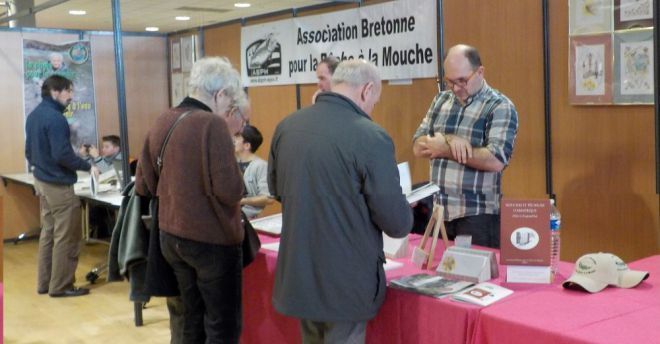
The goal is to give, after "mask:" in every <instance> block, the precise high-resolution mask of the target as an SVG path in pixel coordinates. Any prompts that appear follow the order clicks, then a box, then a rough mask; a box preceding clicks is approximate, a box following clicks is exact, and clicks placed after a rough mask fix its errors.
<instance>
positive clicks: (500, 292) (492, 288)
mask: <svg viewBox="0 0 660 344" xmlns="http://www.w3.org/2000/svg"><path fill="white" fill-rule="evenodd" d="M511 294H513V290H511V289H507V288H504V287H502V286H499V285H497V284H493V283H489V282H483V283H479V284H477V285H475V286H474V287H471V288H468V289H466V290H464V291H462V292H460V293H458V294H456V295H454V296H452V299H454V300H456V301H461V302H467V303H471V304H474V305H479V306H488V305H490V304H492V303H494V302H496V301H499V300H501V299H503V298H505V297H507V296H509V295H511Z"/></svg>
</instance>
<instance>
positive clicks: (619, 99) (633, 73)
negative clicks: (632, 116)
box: [612, 29, 654, 104]
mask: <svg viewBox="0 0 660 344" xmlns="http://www.w3.org/2000/svg"><path fill="white" fill-rule="evenodd" d="M653 59H654V56H653V29H646V30H629V31H621V32H616V33H614V83H613V85H612V87H613V91H614V102H615V103H617V104H640V103H641V104H649V103H650V104H653V87H654V84H653V75H654V74H653V73H654V69H653Z"/></svg>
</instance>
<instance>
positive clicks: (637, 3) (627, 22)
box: [614, 0, 653, 30]
mask: <svg viewBox="0 0 660 344" xmlns="http://www.w3.org/2000/svg"><path fill="white" fill-rule="evenodd" d="M651 26H653V0H615V1H614V29H615V30H627V29H636V28H644V27H651Z"/></svg>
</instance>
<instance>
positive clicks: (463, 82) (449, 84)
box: [445, 69, 478, 90]
mask: <svg viewBox="0 0 660 344" xmlns="http://www.w3.org/2000/svg"><path fill="white" fill-rule="evenodd" d="M477 70H478V69H475V70H473V71H472V73H471V74H470V75H469V76H468V77H467V78H459V79H456V80H451V79H449V78H447V77H445V89H449V90H453V89H454V86H458V88H465V87H467V84H468V82H470V79H472V77H473V76H474V75H475V74H477Z"/></svg>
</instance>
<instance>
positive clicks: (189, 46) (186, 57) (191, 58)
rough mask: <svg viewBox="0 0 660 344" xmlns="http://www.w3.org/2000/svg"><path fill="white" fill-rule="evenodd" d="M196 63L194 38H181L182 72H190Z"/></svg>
mask: <svg viewBox="0 0 660 344" xmlns="http://www.w3.org/2000/svg"><path fill="white" fill-rule="evenodd" d="M193 62H195V46H194V36H187V37H181V71H182V72H184V73H185V72H190V69H191V68H192V65H193Z"/></svg>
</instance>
